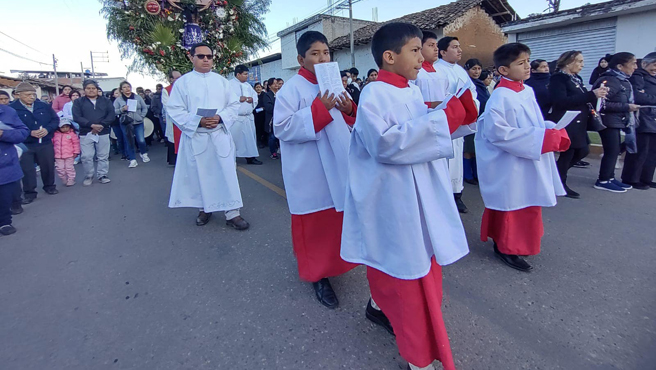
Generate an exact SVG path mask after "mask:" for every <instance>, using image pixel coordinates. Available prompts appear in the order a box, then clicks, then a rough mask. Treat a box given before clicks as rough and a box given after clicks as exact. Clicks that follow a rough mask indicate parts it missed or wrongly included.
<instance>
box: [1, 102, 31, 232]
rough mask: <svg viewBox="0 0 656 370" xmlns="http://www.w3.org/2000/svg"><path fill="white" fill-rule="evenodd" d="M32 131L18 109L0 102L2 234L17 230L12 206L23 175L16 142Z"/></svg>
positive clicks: (22, 139) (19, 141)
mask: <svg viewBox="0 0 656 370" xmlns="http://www.w3.org/2000/svg"><path fill="white" fill-rule="evenodd" d="M29 134H30V131H29V130H28V129H27V127H26V126H25V125H24V124H23V122H21V120H20V118H18V115H17V114H16V111H15V110H14V109H13V108H11V107H9V106H7V105H5V104H0V158H2V160H1V161H0V234H2V235H10V234H13V233H15V232H16V229H15V228H14V227H13V226H12V224H11V215H12V212H11V211H10V207H11V204H12V200H13V197H14V193H15V190H16V186H17V183H18V181H20V179H21V178H22V177H23V171H21V168H20V163H19V160H18V153H17V151H16V146H15V144H19V143H22V142H23V141H24V140H25V139H26V138H27V136H28V135H29Z"/></svg>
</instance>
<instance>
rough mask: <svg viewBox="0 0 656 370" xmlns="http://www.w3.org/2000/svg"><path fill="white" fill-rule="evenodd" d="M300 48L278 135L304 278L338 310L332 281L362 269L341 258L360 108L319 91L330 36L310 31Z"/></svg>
mask: <svg viewBox="0 0 656 370" xmlns="http://www.w3.org/2000/svg"><path fill="white" fill-rule="evenodd" d="M296 49H297V52H298V58H297V60H298V64H300V65H301V69H300V70H299V71H298V74H297V75H296V76H294V77H292V78H290V79H289V80H288V81H287V83H285V85H284V87H283V88H282V89H281V90H280V91H279V92H278V93H277V94H276V105H275V108H274V111H273V132H274V133H275V135H276V137H277V138H278V139H280V154H281V157H282V176H283V180H284V182H285V190H286V192H287V203H288V204H289V212H290V213H291V214H292V243H293V245H294V254H295V255H296V260H297V262H298V274H299V276H300V278H301V279H302V280H305V281H308V282H311V283H313V287H314V290H315V293H316V297H317V299H318V300H319V302H321V304H323V305H324V306H326V307H328V308H331V309H334V308H337V306H338V305H339V301H338V299H337V296H336V294H335V292H334V291H333V288H332V286H331V284H330V281H329V280H328V278H329V277H331V276H337V275H341V274H343V273H345V272H347V271H349V270H351V269H352V268H354V267H355V266H356V265H354V264H351V263H348V262H345V261H344V260H342V258H341V257H340V256H339V251H340V241H341V235H342V215H343V213H342V212H343V210H344V190H345V188H346V166H347V154H348V142H349V139H350V130H349V125H352V124H353V123H355V114H356V106H355V103H353V102H352V101H351V100H350V98H348V97H347V95H346V93H345V92H344V94H339V95H337V96H335V95H334V94H329V93H328V92H327V91H322V92H320V91H319V85H318V82H317V77H316V75H315V73H314V65H315V64H319V63H326V62H330V50H329V49H328V40H327V39H326V36H324V35H323V34H322V33H321V32H317V31H308V32H306V33H304V34H303V35H302V36H301V37H300V38H299V39H298V43H297V45H296Z"/></svg>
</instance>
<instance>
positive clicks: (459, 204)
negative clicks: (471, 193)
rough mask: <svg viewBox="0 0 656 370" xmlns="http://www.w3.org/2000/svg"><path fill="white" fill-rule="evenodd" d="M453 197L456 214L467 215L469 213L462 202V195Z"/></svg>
mask: <svg viewBox="0 0 656 370" xmlns="http://www.w3.org/2000/svg"><path fill="white" fill-rule="evenodd" d="M454 197H455V199H456V206H457V207H458V212H460V213H467V212H469V209H467V206H466V205H465V202H463V201H462V199H461V197H462V193H459V194H454Z"/></svg>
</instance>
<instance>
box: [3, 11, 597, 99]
mask: <svg viewBox="0 0 656 370" xmlns="http://www.w3.org/2000/svg"><path fill="white" fill-rule="evenodd" d="M449 2H450V1H449V0H432V1H429V0H418V1H412V2H411V1H398V0H362V1H360V2H358V3H356V4H354V5H353V17H354V18H359V19H365V20H372V9H374V8H377V9H378V21H381V22H382V21H386V20H389V19H393V18H397V17H400V16H402V15H405V14H409V13H414V12H418V11H421V10H424V9H429V8H433V7H437V6H440V5H444V4H447V3H449ZM599 2H603V1H602V0H562V1H561V9H568V8H574V7H577V6H581V5H584V4H586V3H599ZM509 3H510V5H511V6H512V7H513V8H514V9H515V10H516V11H517V13H518V14H519V15H520V16H521V17H526V16H527V15H529V14H532V13H541V12H543V11H544V10H545V9H546V8H547V2H546V1H541V0H509ZM326 5H327V0H313V1H298V0H272V2H271V6H270V8H269V12H268V13H267V14H266V15H265V17H264V23H265V25H266V27H267V30H268V32H269V36H270V38H271V39H273V38H275V35H276V33H277V32H278V31H281V30H283V29H285V28H287V27H288V26H290V25H292V24H293V23H294V20H296V21H297V22H300V21H301V20H303V19H304V18H306V17H308V16H310V15H312V14H313V13H315V12H316V11H317V10H319V9H321V8H324V7H325V6H326ZM100 8H101V4H100V2H99V1H96V0H31V1H29V3H28V2H23V1H11V2H9V1H7V2H6V3H5V4H3V6H2V13H3V15H4V17H3V20H2V22H0V75H12V74H11V73H10V70H12V69H22V70H27V69H31V70H46V69H52V55H53V54H55V56H56V58H57V60H58V65H57V69H58V70H59V71H80V62H82V65H83V67H84V69H91V62H90V55H89V52H90V51H95V52H108V53H109V63H101V64H95V65H94V67H95V71H96V72H105V73H108V74H109V76H110V77H127V79H128V80H129V81H130V82H131V83H132V84H133V85H134V86H143V87H144V88H148V87H149V88H151V89H152V88H154V87H155V84H156V83H157V82H163V81H162V80H161V78H162V77H158V76H150V75H141V74H139V73H135V72H133V73H131V74H127V67H128V66H129V65H130V64H131V61H130V60H121V57H120V53H119V51H118V47H117V44H116V43H115V42H110V41H108V40H107V33H106V29H105V24H106V23H105V19H103V17H102V16H101V15H100V13H99V11H100ZM12 15H15V16H12ZM335 15H342V16H348V11H343V12H342V13H336V14H335ZM12 38H13V39H15V40H12ZM279 50H280V42H279V41H277V40H276V41H273V42H272V43H271V45H270V48H269V49H268V50H262V51H261V52H260V55H268V54H272V53H274V52H277V51H279ZM7 51H8V52H11V53H13V54H16V55H18V56H20V57H22V58H20V57H17V56H14V55H11V54H9V53H7ZM24 58H27V59H30V60H26V59H24ZM36 62H41V63H45V64H39V63H36Z"/></svg>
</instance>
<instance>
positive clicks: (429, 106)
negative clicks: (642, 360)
mask: <svg viewBox="0 0 656 370" xmlns="http://www.w3.org/2000/svg"><path fill="white" fill-rule="evenodd" d="M424 104H426V106H427V107H428V109H431V103H430V102H429V101H425V102H424Z"/></svg>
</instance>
